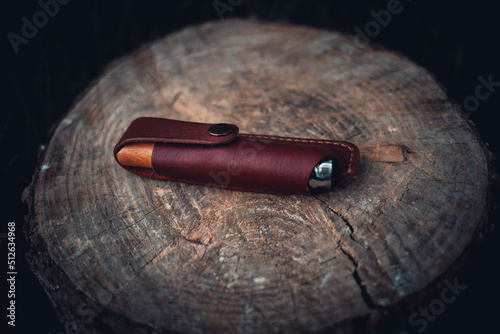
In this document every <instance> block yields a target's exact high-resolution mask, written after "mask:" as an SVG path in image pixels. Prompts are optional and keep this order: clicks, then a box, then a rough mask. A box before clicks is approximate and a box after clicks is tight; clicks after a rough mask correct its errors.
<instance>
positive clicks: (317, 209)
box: [23, 20, 489, 333]
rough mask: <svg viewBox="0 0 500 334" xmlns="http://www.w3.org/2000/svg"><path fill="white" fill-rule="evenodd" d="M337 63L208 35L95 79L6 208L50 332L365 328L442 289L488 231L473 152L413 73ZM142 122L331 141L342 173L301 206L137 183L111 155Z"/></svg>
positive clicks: (469, 135) (270, 41) (377, 62)
mask: <svg viewBox="0 0 500 334" xmlns="http://www.w3.org/2000/svg"><path fill="white" fill-rule="evenodd" d="M354 48H356V45H355V44H354V40H353V38H352V37H351V36H346V35H343V34H340V33H336V32H331V31H321V30H316V29H313V28H307V27H296V26H290V25H286V24H269V23H266V24H264V23H259V22H255V21H252V20H250V21H248V20H226V21H224V22H223V23H206V24H203V25H201V26H194V27H188V28H186V29H184V30H182V31H179V32H177V33H174V34H172V35H170V36H167V37H166V38H164V39H161V40H158V41H156V42H154V43H152V44H150V45H147V46H145V47H143V48H142V49H141V50H139V51H138V52H137V53H135V54H133V55H129V56H127V57H125V58H123V59H120V60H119V61H116V62H114V63H113V64H111V65H110V66H109V67H108V68H107V69H106V70H105V72H104V73H103V75H102V76H101V77H100V78H99V79H98V80H97V81H96V82H94V83H93V84H92V87H90V88H89V89H88V90H87V91H86V92H85V93H84V94H83V95H82V96H81V97H80V98H79V99H78V101H77V102H76V103H75V104H74V106H73V107H72V108H71V110H70V111H69V112H68V113H67V114H66V115H65V116H64V118H63V119H62V120H61V121H60V123H59V124H58V125H57V127H55V129H54V131H53V133H52V136H51V139H50V142H49V143H48V145H46V146H43V147H42V148H41V151H40V156H39V164H38V168H37V170H36V171H35V174H34V177H33V182H32V184H31V186H30V187H29V188H28V189H27V190H26V191H25V194H24V195H23V197H24V200H25V201H26V202H27V203H28V205H29V208H30V214H29V217H28V223H27V224H26V227H25V233H26V235H27V238H28V240H29V242H30V244H31V251H30V253H29V254H28V260H29V261H30V265H31V267H32V269H33V271H34V272H35V273H36V275H37V276H38V278H39V280H40V282H41V284H42V285H43V287H44V289H45V290H46V292H47V294H48V295H49V297H50V299H51V300H52V302H53V304H54V305H55V306H56V310H57V313H58V315H59V317H60V319H61V321H62V322H64V323H65V326H66V329H67V330H68V331H70V330H73V331H75V332H82V333H94V332H107V331H108V330H112V331H115V332H127V333H150V332H151V333H163V332H169V331H175V332H192V333H202V332H203V333H205V332H207V333H212V332H213V333H224V332H276V331H279V332H283V331H284V332H304V331H306V332H308V331H331V330H334V331H339V332H352V331H356V330H361V331H363V330H373V331H378V330H385V329H386V327H385V326H386V325H387V319H394V318H395V317H396V318H397V317H398V316H400V317H402V318H401V319H402V321H403V322H404V321H406V320H407V314H406V318H405V316H402V315H401V314H403V313H404V312H403V311H406V312H407V311H411V310H412V305H419V303H422V300H423V298H425V296H426V295H429V293H431V292H433V291H436V289H437V287H438V286H439V285H440V284H441V286H442V284H443V280H444V279H446V278H447V277H451V276H449V275H450V273H452V272H453V270H456V268H458V267H459V264H460V262H461V261H462V260H463V259H464V256H465V255H466V254H467V253H468V252H469V250H470V249H471V248H472V246H473V245H474V244H475V243H476V239H477V238H476V234H477V232H478V231H480V230H481V229H482V228H483V226H484V225H485V223H486V221H487V213H488V201H487V188H488V184H489V176H488V175H489V174H488V173H489V170H488V158H487V157H488V152H487V151H485V150H483V148H482V146H481V143H480V141H479V140H478V139H477V136H476V134H475V132H474V131H473V129H472V128H471V126H470V124H469V123H468V121H467V120H466V119H465V118H464V117H462V115H461V114H460V112H459V110H457V108H455V107H454V105H453V104H452V103H450V101H449V98H448V97H447V95H446V93H445V92H444V91H443V89H442V87H440V86H439V84H438V83H436V80H435V78H434V77H433V76H432V75H431V74H429V73H428V72H427V71H426V70H424V69H423V68H421V67H419V66H417V65H415V64H414V63H412V62H410V61H408V60H407V59H405V58H404V57H402V56H399V55H396V54H394V53H391V52H388V51H386V50H384V49H381V48H380V47H373V46H365V47H363V48H362V49H359V48H357V49H354ZM346 50H347V51H346ZM349 50H355V52H351V51H349ZM143 116H150V117H164V118H172V119H178V120H186V121H196V122H213V123H218V122H226V123H234V124H237V125H238V126H239V127H240V130H241V131H242V132H246V133H258V134H269V135H278V136H291V137H303V138H318V139H336V140H348V141H351V142H355V143H357V144H358V145H359V148H360V150H361V160H360V166H359V173H358V177H357V178H356V179H346V180H342V182H340V183H339V184H337V185H336V187H335V188H334V189H333V190H331V191H329V192H326V193H323V194H318V195H314V196H304V195H289V196H278V195H269V194H258V193H249V192H237V191H228V190H221V189H217V188H211V187H203V186H196V185H189V184H183V183H176V182H168V181H159V180H152V179H147V178H143V177H139V176H137V175H134V174H131V173H129V172H127V171H125V170H124V169H123V168H121V167H120V166H119V165H118V164H117V163H116V161H115V160H114V158H113V154H112V151H113V146H114V145H115V144H116V142H117V141H118V139H119V138H120V136H121V135H122V134H123V132H124V131H125V129H126V128H127V127H128V125H129V124H130V123H131V122H132V121H133V120H134V119H136V118H138V117H143ZM450 280H451V279H450Z"/></svg>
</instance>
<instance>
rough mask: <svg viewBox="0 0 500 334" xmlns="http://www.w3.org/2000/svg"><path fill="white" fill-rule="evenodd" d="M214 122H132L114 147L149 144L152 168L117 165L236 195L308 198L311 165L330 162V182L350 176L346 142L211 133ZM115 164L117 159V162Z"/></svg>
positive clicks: (352, 156) (354, 153)
mask: <svg viewBox="0 0 500 334" xmlns="http://www.w3.org/2000/svg"><path fill="white" fill-rule="evenodd" d="M212 125H214V124H208V123H195V122H185V121H178V120H171V119H164V118H152V117H143V118H138V119H136V120H134V121H133V122H132V123H131V124H130V126H129V127H128V129H127V130H126V131H125V133H124V134H123V136H122V137H121V139H120V140H119V141H118V143H117V144H116V146H115V148H114V155H115V158H116V155H117V153H118V152H119V151H120V149H121V148H123V147H124V146H125V145H130V144H134V143H154V144H155V145H154V149H153V155H152V166H153V168H152V169H151V168H141V167H131V166H125V165H122V167H123V168H125V169H127V170H128V171H130V172H132V173H135V174H138V175H141V176H145V177H149V178H155V179H164V180H172V181H180V182H187V183H193V184H199V185H207V186H214V187H219V188H225V189H232V190H239V191H254V192H267V193H275V194H290V193H300V194H309V193H311V189H310V188H309V179H310V176H311V172H312V171H313V168H314V166H316V165H317V164H318V163H320V162H322V161H325V160H328V159H332V161H333V173H334V175H333V176H332V183H335V182H336V181H338V180H339V179H340V178H342V177H345V176H349V177H356V172H357V166H358V161H359V150H358V148H357V147H356V146H355V145H354V144H352V143H349V142H346V141H333V140H321V139H305V138H290V137H278V136H266V135H255V134H242V133H239V129H238V127H237V126H236V125H233V124H230V125H227V124H226V125H225V126H226V128H228V127H229V126H230V128H229V131H228V132H230V133H227V134H224V135H212V134H210V133H209V128H210V127H211V126H212ZM117 160H118V159H117Z"/></svg>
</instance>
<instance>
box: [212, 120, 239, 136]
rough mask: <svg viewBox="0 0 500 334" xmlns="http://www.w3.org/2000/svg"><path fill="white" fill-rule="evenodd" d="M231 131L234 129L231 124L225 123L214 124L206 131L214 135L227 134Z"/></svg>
mask: <svg viewBox="0 0 500 334" xmlns="http://www.w3.org/2000/svg"><path fill="white" fill-rule="evenodd" d="M233 131H234V128H233V126H232V125H231V124H227V123H218V124H214V125H212V126H211V127H209V128H208V133H209V134H210V135H212V136H215V137H220V136H227V135H228V134H230V133H232V132H233Z"/></svg>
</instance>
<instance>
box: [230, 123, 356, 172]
mask: <svg viewBox="0 0 500 334" xmlns="http://www.w3.org/2000/svg"><path fill="white" fill-rule="evenodd" d="M238 136H241V137H247V138H262V139H270V140H280V141H287V142H298V143H310V144H327V145H338V146H342V147H345V148H347V149H348V150H349V151H350V152H351V154H350V157H349V165H348V168H347V173H348V174H350V173H351V167H352V159H353V158H354V151H353V150H352V147H351V146H349V145H346V144H343V143H337V142H333V141H331V140H322V139H302V138H287V137H278V136H264V135H251V134H246V133H240V134H238Z"/></svg>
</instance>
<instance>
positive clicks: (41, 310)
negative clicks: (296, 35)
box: [0, 0, 500, 333]
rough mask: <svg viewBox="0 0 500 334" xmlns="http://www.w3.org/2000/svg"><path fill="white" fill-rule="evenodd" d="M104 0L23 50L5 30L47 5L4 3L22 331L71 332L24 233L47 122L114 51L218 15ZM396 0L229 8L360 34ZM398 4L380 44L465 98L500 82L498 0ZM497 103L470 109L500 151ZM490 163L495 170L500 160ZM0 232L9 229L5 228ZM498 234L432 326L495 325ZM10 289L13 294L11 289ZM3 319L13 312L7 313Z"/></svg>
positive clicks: (4, 126) (472, 261) (197, 7)
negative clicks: (34, 264)
mask: <svg viewBox="0 0 500 334" xmlns="http://www.w3.org/2000/svg"><path fill="white" fill-rule="evenodd" d="M43 1H44V2H45V1H46V0H43ZM103 2H104V1H97V0H89V1H77V0H73V1H70V2H69V3H68V4H65V5H59V12H58V13H57V14H56V15H55V16H54V17H52V18H50V19H49V21H48V23H47V25H45V26H44V27H42V28H39V31H38V33H37V34H36V36H34V37H33V38H31V39H29V42H28V43H27V44H21V45H20V46H19V52H18V53H17V54H16V53H15V52H14V51H13V48H12V46H11V44H10V42H9V40H8V38H7V37H6V36H7V34H8V33H9V32H14V33H16V34H19V35H21V27H22V25H23V22H22V21H21V18H22V17H24V16H25V17H27V18H28V20H30V21H31V22H32V17H33V14H34V13H35V12H37V11H39V10H40V7H39V5H37V1H17V2H14V1H9V2H8V3H4V4H3V7H4V8H2V15H3V17H2V26H3V28H2V33H3V36H4V37H3V40H2V46H3V49H2V50H3V51H2V54H3V56H4V57H3V60H4V65H5V68H6V70H5V72H4V73H5V75H3V77H4V78H5V79H6V82H5V84H4V89H3V90H2V93H3V94H4V96H5V100H4V101H6V102H7V103H6V104H4V108H3V109H4V110H3V111H2V117H1V120H2V121H1V123H0V141H1V147H2V150H3V153H2V155H1V156H2V159H1V165H0V168H1V170H2V173H1V178H2V183H1V185H2V192H3V194H2V201H1V203H2V210H1V222H2V224H6V223H7V222H8V221H15V222H16V224H17V230H16V232H17V234H16V237H17V239H16V247H17V250H16V252H17V257H18V258H17V261H16V262H17V267H18V268H17V269H18V270H17V271H18V275H17V282H16V283H17V284H16V289H17V293H16V304H17V312H16V313H17V316H16V320H17V321H16V324H17V326H16V331H15V332H21V330H22V329H24V330H26V329H28V328H29V329H32V328H36V332H37V333H49V332H52V333H58V332H63V331H64V327H63V326H62V325H61V324H60V323H58V320H57V318H56V316H55V312H54V311H53V309H52V306H51V304H50V302H49V300H48V298H47V297H46V295H45V293H44V292H43V290H42V288H41V286H40V284H39V283H38V281H37V279H36V278H35V276H34V275H33V273H32V272H31V271H30V269H29V267H28V265H27V264H26V261H25V258H24V254H25V253H26V252H27V250H28V246H27V242H26V240H25V238H24V235H23V234H22V225H23V223H24V218H23V217H24V215H25V214H26V213H27V212H26V211H27V208H26V207H25V206H24V204H23V203H21V200H20V199H21V193H22V191H23V189H24V188H25V187H26V186H28V184H29V183H30V181H31V177H32V174H33V171H34V167H35V163H36V155H37V149H38V147H39V145H41V144H42V143H46V142H47V140H48V138H47V135H48V132H49V129H50V127H51V126H52V125H53V124H54V123H55V122H57V120H58V119H59V118H60V117H61V116H62V115H63V113H65V112H66V111H68V110H69V108H70V107H71V104H72V102H73V101H74V100H75V98H76V97H77V96H78V94H79V93H81V92H82V91H83V90H84V89H85V88H86V87H87V86H88V85H89V84H90V83H91V81H92V80H94V79H96V78H97V77H98V76H99V74H100V73H102V70H103V67H104V66H105V65H106V64H108V63H109V62H111V61H112V60H114V59H116V58H117V57H122V56H124V55H126V54H128V53H130V52H132V51H134V50H136V49H137V48H138V47H139V46H140V45H142V44H144V43H146V42H150V41H153V40H155V39H157V38H159V37H162V36H164V35H166V34H168V33H170V32H172V31H176V30H179V29H181V28H183V27H186V26H188V25H193V24H197V23H202V22H206V21H210V20H219V16H218V14H217V12H216V10H215V9H214V6H213V1H212V0H206V1H190V0H186V1H157V2H153V1H131V0H126V1H121V2H113V3H112V4H110V3H109V2H107V3H103ZM222 2H224V3H228V1H227V0H222ZM237 2H238V1H234V0H233V3H237ZM387 2H388V1H357V2H356V3H354V2H347V1H343V2H341V1H293V0H292V1H285V0H282V1H264V0H258V1H251V0H243V1H241V4H239V5H236V6H232V7H234V9H233V11H231V12H229V11H228V12H225V13H224V18H235V17H249V16H253V17H257V18H259V19H261V20H265V21H285V22H291V23H295V24H300V25H308V26H314V27H318V28H322V29H329V30H338V31H342V32H346V33H349V34H354V30H353V29H354V27H356V26H357V27H359V28H360V29H362V30H364V27H365V24H366V23H367V22H369V21H371V20H373V17H372V16H371V15H370V11H371V10H375V11H379V10H381V9H385V8H387ZM401 4H402V6H403V8H404V10H403V11H402V13H400V14H398V15H393V16H392V20H391V23H390V24H389V25H388V26H387V27H385V28H382V30H381V32H380V34H379V35H378V36H376V37H375V38H373V39H372V41H371V44H372V45H373V44H380V45H383V46H385V47H387V48H389V49H392V50H394V51H397V52H399V53H401V54H403V55H405V56H406V57H408V58H410V59H411V60H413V61H414V62H416V63H418V64H420V65H421V66H423V67H425V68H427V69H428V70H429V71H430V72H432V73H434V75H435V76H436V78H437V79H438V81H440V82H441V83H442V85H443V86H444V87H445V88H446V89H447V91H448V93H449V95H450V97H451V98H452V99H453V100H454V101H455V102H457V103H462V102H463V101H464V98H465V97H467V96H469V95H474V93H475V88H476V86H477V85H478V84H479V81H478V76H480V75H482V76H483V77H485V78H487V77H488V75H489V74H491V75H492V77H493V81H497V82H499V81H500V70H499V66H498V64H497V62H498V60H499V59H500V52H499V45H498V44H499V35H498V34H499V32H500V27H499V26H500V24H499V22H500V19H499V18H498V14H499V11H498V10H496V9H495V6H494V4H495V2H494V1H491V2H486V1H484V2H481V1H467V2H460V3H459V2H456V1H454V2H451V1H450V2H448V3H443V2H439V4H437V2H430V1H418V0H413V1H411V0H401ZM499 101H500V87H499V88H498V89H497V91H496V92H494V93H493V94H492V95H491V97H490V98H488V99H487V100H485V101H481V102H480V105H479V108H478V109H477V110H474V111H472V112H470V115H469V118H470V119H471V120H472V121H473V122H474V123H475V124H476V125H477V128H478V130H479V132H480V134H481V138H482V140H483V141H484V142H485V143H488V144H489V148H490V150H491V151H492V152H494V153H497V154H498V152H499V136H498V135H497V134H498V132H499V131H498V129H497V128H498V125H499V124H500V122H498V119H499V117H498V116H497V115H499V114H500V110H499V109H500V108H499V106H500V103H499ZM493 166H494V168H495V169H496V170H498V166H499V164H498V162H497V161H494V162H493ZM497 193H498V190H495V191H494V195H495V198H496V199H495V200H494V201H493V205H492V208H496V207H497V206H498V203H499V201H498V196H496V194H497ZM498 211H499V210H496V209H494V210H492V212H493V213H492V218H491V220H490V222H491V226H492V228H493V227H494V224H493V223H495V222H496V221H497V220H498V216H499V215H498ZM0 232H1V233H6V228H2V230H1V231H0ZM498 234H499V230H498V228H497V230H496V231H491V232H489V233H486V238H485V241H484V242H483V243H482V245H481V246H479V248H477V249H476V250H475V252H474V253H473V254H472V255H471V257H470V258H469V261H468V262H467V264H466V265H465V267H464V269H463V270H462V272H461V274H460V276H459V282H460V283H461V284H466V285H467V286H468V288H467V290H466V291H464V292H463V293H462V295H461V296H459V297H458V299H457V300H456V301H455V302H454V303H452V304H450V305H447V307H446V309H445V312H444V313H443V314H442V315H440V316H439V317H438V318H437V319H436V321H434V322H432V323H429V327H428V328H427V330H426V331H425V333H443V332H454V333H461V332H472V331H474V332H480V333H481V332H489V331H491V330H493V329H497V328H498V322H497V317H498V316H499V311H500V308H499V306H498V302H499V297H500V294H499V291H500V289H499V287H498V285H499V284H500V279H499V274H498V271H497V268H498V262H499V261H498V256H499V246H498V245H499V236H498ZM4 238H5V236H4V235H3V237H2V239H1V241H2V243H1V247H2V250H6V242H5V239H4ZM3 254H6V252H4V251H2V258H3V257H4V256H5V258H6V255H3ZM2 261H4V260H3V259H2ZM2 268H4V265H2ZM3 282H5V280H3ZM4 291H7V290H4ZM1 295H4V292H3V291H2V292H1ZM5 295H6V292H5ZM2 298H5V299H2V300H6V296H5V297H2ZM433 298H439V296H438V295H436V296H434V297H433ZM4 305H5V306H4ZM422 306H426V305H422ZM3 307H6V303H5V302H3V304H2V309H4V308H3ZM4 310H5V309H4ZM2 319H3V320H2V322H6V320H5V316H4V315H2ZM2 325H3V324H2ZM401 329H405V330H407V331H409V332H410V333H416V331H415V329H416V327H411V326H409V325H406V327H404V328H401Z"/></svg>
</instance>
